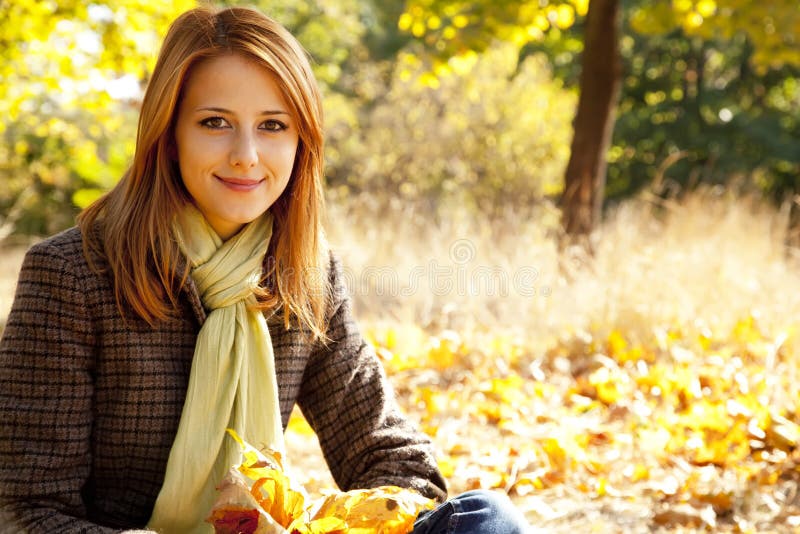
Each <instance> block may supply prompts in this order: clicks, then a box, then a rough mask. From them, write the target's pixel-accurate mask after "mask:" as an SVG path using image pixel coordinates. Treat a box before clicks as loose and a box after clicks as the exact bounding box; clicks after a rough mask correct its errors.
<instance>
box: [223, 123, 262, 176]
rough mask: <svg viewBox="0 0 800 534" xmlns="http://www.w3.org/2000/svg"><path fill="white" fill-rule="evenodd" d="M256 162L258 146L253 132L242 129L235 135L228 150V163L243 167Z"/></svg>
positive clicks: (253, 164) (252, 165)
mask: <svg viewBox="0 0 800 534" xmlns="http://www.w3.org/2000/svg"><path fill="white" fill-rule="evenodd" d="M256 163H258V146H257V145H256V140H255V139H254V138H253V134H251V133H249V132H245V131H242V132H240V133H239V135H237V136H236V138H235V140H234V142H233V146H232V147H231V152H230V164H231V165H232V166H234V167H241V168H245V169H249V168H252V167H254V166H255V165H256Z"/></svg>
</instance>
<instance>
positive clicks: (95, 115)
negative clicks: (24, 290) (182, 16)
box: [0, 0, 194, 234]
mask: <svg viewBox="0 0 800 534" xmlns="http://www.w3.org/2000/svg"><path fill="white" fill-rule="evenodd" d="M192 5H194V2H193V1H189V0H181V1H177V2H173V1H167V0H161V1H158V2H151V1H145V0H125V1H113V2H112V1H110V0H103V1H95V2H92V3H85V2H78V1H76V0H59V1H58V2H54V1H44V2H42V1H33V0H6V1H5V2H3V3H2V11H3V13H4V16H3V17H2V18H0V47H2V49H3V51H4V53H3V62H2V64H0V73H2V75H0V114H2V116H3V117H4V118H5V119H4V121H3V122H0V136H1V137H2V142H1V143H0V182H2V183H3V184H4V187H3V188H0V225H4V224H10V225H12V226H14V227H15V229H16V231H17V232H19V233H25V234H48V233H52V232H54V231H56V230H60V229H62V228H64V227H65V226H69V225H70V224H71V223H72V221H73V220H74V215H75V213H76V212H77V207H80V206H83V205H85V204H86V203H88V202H90V201H91V200H92V199H93V198H96V197H97V195H98V194H99V191H100V190H102V189H107V188H108V187H109V186H110V185H111V184H113V183H114V182H115V181H116V180H117V179H119V177H120V176H121V175H122V173H123V171H124V169H125V167H126V166H127V165H128V163H129V160H130V156H131V155H132V153H133V141H134V138H135V126H136V107H137V98H138V94H137V93H138V92H139V91H140V88H141V86H142V85H143V84H144V83H145V81H146V78H147V75H148V73H149V72H150V70H151V69H152V66H153V64H154V63H155V59H156V53H157V51H158V46H159V42H160V39H161V38H162V37H163V34H164V33H165V32H166V29H167V26H168V24H169V22H170V21H171V20H172V19H173V18H174V17H175V16H176V15H177V14H178V13H180V12H182V11H183V10H185V9H186V8H187V7H190V6H192Z"/></svg>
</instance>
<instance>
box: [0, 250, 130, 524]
mask: <svg viewBox="0 0 800 534" xmlns="http://www.w3.org/2000/svg"><path fill="white" fill-rule="evenodd" d="M85 298H86V292H85V290H84V288H83V287H81V280H79V279H78V277H76V276H75V270H74V269H73V268H72V267H71V265H70V263H69V262H68V261H67V260H66V259H65V258H64V257H62V255H61V254H60V251H59V249H58V248H57V247H56V246H54V245H51V244H49V243H48V242H46V241H45V242H43V243H40V244H38V245H35V246H34V247H32V248H31V250H30V251H28V253H27V255H26V257H25V260H24V262H23V265H22V269H21V273H20V276H19V281H18V285H17V291H16V295H15V298H14V304H13V306H12V309H11V312H10V314H9V317H8V324H7V326H6V328H5V330H4V332H3V337H2V340H0V532H2V533H6V532H8V533H11V532H14V533H17V532H31V533H40V532H41V533H44V532H59V533H78V532H83V533H106V532H115V530H113V529H109V528H105V527H101V526H99V525H96V524H93V523H91V522H90V521H87V520H86V519H85V517H86V508H85V506H84V503H83V499H82V498H81V489H82V488H83V486H84V484H85V483H86V481H87V479H88V476H89V472H90V464H91V456H90V454H91V451H90V437H91V431H92V393H93V386H92V362H93V348H92V347H93V346H94V341H93V330H92V322H91V320H90V319H89V312H88V310H87V306H86V302H85Z"/></svg>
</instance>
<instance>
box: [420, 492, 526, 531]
mask: <svg viewBox="0 0 800 534" xmlns="http://www.w3.org/2000/svg"><path fill="white" fill-rule="evenodd" d="M529 531H530V527H529V526H528V524H527V522H526V521H525V518H524V517H522V514H521V513H520V511H519V510H517V509H516V508H515V507H514V505H513V504H511V501H510V500H509V498H508V497H507V496H505V495H503V494H501V493H497V492H493V491H487V490H474V491H468V492H466V493H462V494H461V495H458V496H457V497H455V498H453V499H450V500H448V501H447V502H445V503H444V504H442V505H440V506H439V507H438V508H436V509H434V510H427V511H425V512H422V513H421V514H420V515H419V517H418V518H417V521H416V523H414V531H413V533H412V534H473V533H481V534H525V533H526V532H529Z"/></svg>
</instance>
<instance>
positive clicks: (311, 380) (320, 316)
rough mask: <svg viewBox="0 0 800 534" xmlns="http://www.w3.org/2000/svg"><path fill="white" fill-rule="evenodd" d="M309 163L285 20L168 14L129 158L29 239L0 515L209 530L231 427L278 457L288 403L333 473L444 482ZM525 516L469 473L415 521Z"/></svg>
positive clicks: (431, 490) (313, 135)
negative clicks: (75, 211)
mask: <svg viewBox="0 0 800 534" xmlns="http://www.w3.org/2000/svg"><path fill="white" fill-rule="evenodd" d="M322 167H323V138H322V109H321V101H320V95H319V92H318V89H317V86H316V82H315V80H314V77H313V75H312V72H311V69H310V67H309V63H308V60H307V58H306V56H305V54H304V52H303V50H302V48H301V47H300V45H299V44H298V43H297V42H296V40H295V39H294V38H293V37H292V36H291V35H290V34H289V33H288V32H287V31H286V30H285V29H284V28H282V27H281V26H280V25H278V24H277V23H275V22H274V21H272V20H270V19H269V18H267V17H265V16H264V15H262V14H260V13H258V12H257V11H254V10H249V9H244V8H230V9H224V10H221V11H214V10H212V9H209V8H198V9H194V10H191V11H189V12H187V13H185V14H183V15H182V16H180V17H179V18H178V19H177V20H176V21H175V22H174V23H173V25H172V26H171V28H170V30H169V32H168V34H167V37H166V39H165V41H164V43H163V47H162V50H161V53H160V56H159V58H158V62H157V64H156V67H155V70H154V71H153V76H152V78H151V80H150V83H149V86H148V89H147V92H146V93H145V96H144V101H143V103H142V110H141V117H140V120H139V132H138V137H137V144H136V152H135V155H134V159H133V162H132V165H131V167H130V169H129V170H128V172H127V173H126V174H125V176H123V178H122V180H121V181H120V182H119V183H118V184H117V186H116V187H115V188H114V189H113V190H112V191H111V192H109V193H108V194H107V195H106V196H104V197H103V198H101V199H100V200H99V201H98V202H96V203H95V204H94V205H92V206H90V207H89V208H88V209H87V210H86V211H84V212H83V213H82V214H81V216H80V218H79V224H78V226H77V227H76V228H72V229H70V230H67V231H65V232H63V233H61V234H59V235H56V236H54V237H52V238H50V239H48V240H46V241H44V242H42V243H40V244H38V245H36V246H34V247H33V248H32V249H31V250H30V251H29V252H28V254H27V256H26V258H25V262H24V264H23V267H22V271H21V274H20V277H19V283H18V288H17V294H16V298H15V301H14V305H13V309H12V311H11V313H10V315H9V318H8V324H7V326H6V329H5V332H4V333H3V338H2V341H0V414H2V419H0V421H2V422H0V532H14V533H18V532H35V533H39V532H42V533H45V532H46V533H72V532H74V533H78V532H81V533H94V532H118V531H120V530H125V529H148V530H151V531H157V532H164V533H170V534H171V533H192V532H198V533H199V532H210V531H211V530H212V529H211V527H210V525H209V524H208V523H205V522H204V519H205V518H206V517H207V515H208V513H209V510H210V506H211V504H212V502H213V500H214V498H215V485H216V484H217V483H218V482H219V481H220V479H221V478H222V476H223V475H224V473H225V472H226V471H227V468H228V467H229V466H230V465H233V464H234V463H236V461H237V459H238V454H239V453H238V448H237V446H236V445H235V443H233V442H232V440H230V439H226V438H225V429H226V428H229V427H232V428H234V429H235V430H237V431H238V433H239V434H240V435H242V436H243V437H245V439H247V440H248V441H249V442H251V443H253V444H255V445H258V446H271V447H272V448H275V449H278V450H288V453H287V454H288V457H289V459H290V460H291V444H290V443H289V444H286V445H284V443H283V428H284V427H285V425H286V423H287V421H288V418H289V415H290V413H291V411H292V408H293V406H294V405H295V404H296V403H297V404H298V405H299V406H300V408H301V409H302V410H303V413H304V414H305V416H306V418H307V419H308V421H309V423H310V424H311V426H312V427H313V428H314V430H315V432H316V433H317V435H318V436H319V439H320V444H321V446H322V449H323V451H324V454H325V458H326V460H327V462H328V465H329V466H330V469H331V472H332V474H333V476H334V478H335V480H336V482H337V483H338V484H339V486H340V487H341V488H343V489H345V490H347V489H351V488H359V487H374V486H378V485H387V484H391V485H398V486H402V487H406V488H410V489H413V490H415V491H418V492H420V493H421V494H423V495H426V496H429V497H433V498H436V499H438V500H440V501H443V500H444V499H445V497H446V490H445V483H444V480H443V479H442V476H441V475H440V473H439V471H438V469H437V468H436V463H435V461H434V458H433V456H432V452H431V444H430V442H429V440H428V439H427V438H426V437H425V436H424V435H422V434H420V433H419V432H417V431H416V430H415V429H414V428H413V426H412V425H410V424H409V423H408V422H407V421H406V420H405V419H403V417H402V416H401V415H400V413H399V411H398V408H397V406H396V404H395V402H394V400H393V396H392V393H391V389H390V387H389V384H388V383H387V381H386V377H385V376H384V374H383V371H382V369H381V367H380V365H379V363H378V361H377V359H376V358H375V356H374V354H373V352H372V351H371V349H370V348H369V347H368V346H367V345H366V344H365V343H364V341H363V339H362V338H361V336H360V334H359V332H358V330H357V328H356V326H355V324H354V322H353V319H352V317H351V312H350V303H349V300H348V298H347V295H346V290H345V288H344V285H343V281H342V275H341V272H340V270H341V268H340V266H339V263H338V262H337V260H336V259H335V258H334V257H333V256H332V255H331V254H330V252H329V251H328V250H327V249H326V245H325V239H324V235H323V231H322V227H321V223H320V219H321V210H322V198H323V195H322V189H321V188H322V172H323V171H322ZM296 467H297V468H302V466H296ZM448 525H449V526H448ZM524 528H525V527H524V521H523V520H522V519H521V517H520V515H519V513H518V512H516V511H515V510H514V509H513V507H511V506H510V503H509V502H508V500H507V499H500V498H498V497H496V496H495V495H494V494H491V493H488V492H471V493H468V494H465V495H462V496H460V497H456V498H454V499H452V500H451V501H447V502H446V503H444V504H442V506H441V507H440V508H438V509H437V510H435V511H434V512H431V513H427V514H425V515H424V517H421V518H420V519H419V520H418V522H417V526H416V527H415V532H418V533H425V532H431V533H432V532H484V533H486V532H522V531H523V529H524ZM451 529H452V530H451Z"/></svg>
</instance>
